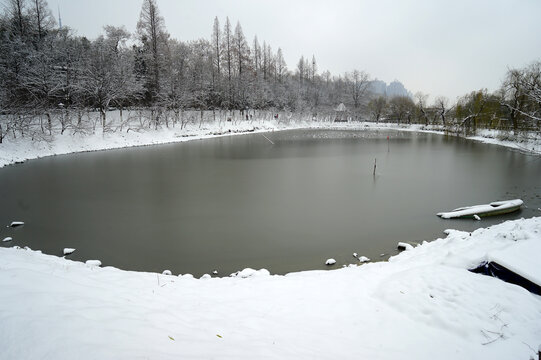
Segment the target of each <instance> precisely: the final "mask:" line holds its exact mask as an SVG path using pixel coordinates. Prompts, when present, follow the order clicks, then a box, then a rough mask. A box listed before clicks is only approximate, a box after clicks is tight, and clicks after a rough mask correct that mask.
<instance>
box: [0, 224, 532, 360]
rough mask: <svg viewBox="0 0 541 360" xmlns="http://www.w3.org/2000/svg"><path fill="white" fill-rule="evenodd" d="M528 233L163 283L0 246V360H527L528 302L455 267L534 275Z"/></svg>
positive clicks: (453, 237) (476, 234) (507, 227)
mask: <svg viewBox="0 0 541 360" xmlns="http://www.w3.org/2000/svg"><path fill="white" fill-rule="evenodd" d="M540 234H541V217H537V218H532V219H526V220H524V219H522V220H516V221H507V222H504V223H502V224H499V225H495V226H492V227H489V228H485V229H478V230H475V231H473V232H472V233H471V234H470V233H469V232H464V231H450V232H449V234H448V235H447V237H445V238H442V239H438V240H435V241H432V242H423V243H422V244H420V245H418V246H415V247H414V248H412V249H411V250H409V251H405V252H401V253H400V254H398V255H396V256H393V257H391V258H390V259H389V261H388V262H383V261H382V262H375V263H369V264H364V265H362V266H356V265H355V266H347V267H345V268H340V269H336V270H330V271H322V270H318V271H304V272H297V273H291V274H288V275H286V276H279V275H274V276H268V275H269V272H268V271H266V270H264V269H262V270H254V269H244V270H243V271H240V272H238V273H236V275H237V276H235V277H224V278H218V279H210V280H209V279H207V280H204V281H203V280H196V279H193V277H192V276H190V275H188V274H185V275H182V276H179V277H174V278H173V277H168V278H167V281H166V282H165V283H164V281H160V278H161V277H159V276H158V279H157V278H156V277H157V274H156V273H146V272H134V271H123V270H119V269H116V268H112V267H104V268H101V267H91V266H88V265H85V264H84V263H82V262H77V261H71V260H67V259H65V258H60V257H56V256H51V255H44V254H41V253H40V252H38V251H32V250H30V249H29V248H27V249H24V250H23V249H21V248H16V247H12V248H5V247H0V269H1V271H0V289H1V291H0V303H1V304H2V306H1V307H0V319H2V320H1V324H2V325H1V326H0V332H1V331H2V330H5V331H3V332H2V336H0V348H1V349H2V355H1V356H0V357H2V358H6V359H42V358H51V359H64V358H78V359H95V358H99V359H131V358H134V357H140V358H151V359H155V358H159V359H184V358H202V359H208V358H231V359H240V360H243V359H253V358H254V354H256V356H255V357H264V358H266V359H314V358H318V359H320V358H321V359H327V358H337V359H350V358H354V357H355V355H358V353H359V351H358V350H359V349H361V350H362V355H363V358H367V359H382V360H387V359H389V360H391V359H393V360H394V359H397V358H400V357H404V356H403V355H404V354H406V355H407V356H406V357H407V358H408V359H418V360H429V359H435V358H437V359H442V360H451V359H452V360H456V359H491V360H494V359H496V360H504V359H529V358H537V349H538V348H539V345H540V344H541V340H540V339H541V297H539V296H536V295H533V294H531V293H529V292H528V291H526V290H525V289H523V288H521V287H519V286H516V285H512V284H509V283H506V282H504V281H502V280H499V279H496V278H492V277H488V276H484V275H480V274H475V273H472V272H470V271H468V269H470V268H473V267H475V266H477V265H479V264H481V263H482V262H483V261H486V260H487V259H498V260H500V261H502V262H506V264H507V263H512V264H517V261H518V263H519V264H520V265H521V267H522V268H523V269H522V270H523V271H524V273H525V274H526V273H527V274H530V275H531V276H535V277H537V274H538V273H537V271H538V270H537V269H538V268H539V266H538V262H537V261H535V260H536V257H537V256H538V254H539V251H540V248H541V245H540V244H539V242H541V236H540ZM526 258H528V259H534V260H533V261H531V262H528V264H529V265H528V266H527V267H526V266H523V265H526V263H527V261H526ZM531 271H536V273H535V274H532V273H531ZM260 275H265V276H260ZM254 276H255V277H257V278H254V279H250V281H247V280H245V279H243V277H249V278H251V277H254ZM161 280H163V279H161ZM217 334H218V335H220V336H219V337H218V336H217ZM30 340H31V344H30V345H29V341H30ZM352 354H353V355H352Z"/></svg>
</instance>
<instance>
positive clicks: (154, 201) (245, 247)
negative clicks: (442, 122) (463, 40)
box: [0, 130, 541, 276]
mask: <svg viewBox="0 0 541 360" xmlns="http://www.w3.org/2000/svg"><path fill="white" fill-rule="evenodd" d="M265 136H267V137H268V138H269V139H270V140H271V141H272V142H273V143H274V144H272V143H271V142H270V141H268V140H267V139H266V138H265V137H263V136H262V135H261V134H252V135H246V136H232V137H223V138H217V139H211V140H203V141H192V142H187V143H179V144H172V145H161V146H152V147H141V148H131V149H122V150H113V151H102V152H94V153H81V154H73V155H67V156H58V157H49V158H44V159H40V160H33V161H28V162H26V163H24V164H19V165H15V166H8V167H6V168H3V169H0V203H1V206H0V224H5V225H8V224H9V223H10V222H11V221H13V220H21V221H24V222H25V225H24V226H23V227H20V228H16V229H8V228H6V227H5V225H3V226H2V227H1V228H0V237H1V238H2V239H3V238H4V237H7V236H11V237H13V241H11V242H9V243H2V244H1V246H14V245H18V246H21V247H22V246H29V247H31V248H32V249H40V250H42V251H43V252H45V253H49V254H55V255H62V250H63V248H76V249H77V250H76V251H75V252H74V253H73V254H72V255H69V258H71V259H75V260H83V261H84V260H87V259H99V260H101V262H102V263H103V265H104V266H106V265H112V266H116V267H120V268H123V269H131V270H143V271H158V272H161V271H163V270H164V269H170V270H172V271H173V273H174V274H178V273H192V274H194V275H201V274H203V273H210V272H211V271H212V270H213V269H218V270H219V272H220V275H221V276H226V275H228V274H230V273H231V272H234V271H236V270H241V269H243V268H246V267H252V268H267V269H268V270H270V272H271V273H287V272H291V271H298V270H308V269H325V268H329V267H327V266H325V260H326V259H327V258H335V259H336V260H337V264H336V265H334V266H333V267H332V268H336V267H340V266H341V265H343V264H350V263H356V261H355V259H354V258H353V257H352V253H353V252H357V253H358V254H359V255H364V256H368V257H369V258H371V259H372V260H380V259H386V258H387V257H388V256H389V255H392V254H395V253H396V250H395V249H396V244H397V242H398V241H406V242H408V241H423V240H431V239H434V238H436V237H441V236H443V233H442V231H443V230H444V229H447V228H458V229H463V230H473V229H475V228H476V227H480V226H483V227H485V226H488V225H490V224H494V223H499V222H501V221H502V220H506V219H515V218H519V217H531V216H535V215H541V212H540V211H539V210H538V208H541V198H540V194H541V181H540V179H541V160H540V158H539V157H533V156H528V155H523V154H520V153H518V152H516V151H512V150H509V149H505V148H501V147H497V146H494V145H486V144H481V143H475V142H472V141H467V140H464V139H457V138H454V137H446V136H440V135H434V134H422V133H408V132H396V131H379V132H374V131H371V132H354V131H323V130H321V131H315V130H302V131H301V130H299V131H287V132H276V133H269V134H265ZM387 137H389V138H387ZM374 159H377V169H376V175H375V176H373V166H374ZM513 198H522V199H523V200H524V202H525V205H526V207H524V208H523V210H522V211H521V212H520V213H515V214H511V215H507V216H500V217H495V218H488V219H483V220H482V221H480V222H478V221H474V220H443V219H440V218H438V217H437V216H436V215H435V214H436V213H437V212H439V211H444V210H451V209H453V208H456V207H459V206H465V205H474V204H482V203H488V202H491V201H495V200H501V199H513ZM381 254H385V255H384V256H381Z"/></svg>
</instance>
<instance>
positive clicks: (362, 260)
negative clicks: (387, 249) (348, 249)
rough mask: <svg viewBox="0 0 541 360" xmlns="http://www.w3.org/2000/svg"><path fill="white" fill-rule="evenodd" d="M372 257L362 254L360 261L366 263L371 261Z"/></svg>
mask: <svg viewBox="0 0 541 360" xmlns="http://www.w3.org/2000/svg"><path fill="white" fill-rule="evenodd" d="M369 261H370V259H369V258H367V257H366V256H360V257H359V262H362V263H365V262H369Z"/></svg>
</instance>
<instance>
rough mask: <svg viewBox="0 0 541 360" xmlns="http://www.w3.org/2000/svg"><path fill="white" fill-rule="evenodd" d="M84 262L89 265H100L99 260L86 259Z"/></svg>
mask: <svg viewBox="0 0 541 360" xmlns="http://www.w3.org/2000/svg"><path fill="white" fill-rule="evenodd" d="M85 264H87V265H89V266H101V261H99V260H87V261H86V262H85Z"/></svg>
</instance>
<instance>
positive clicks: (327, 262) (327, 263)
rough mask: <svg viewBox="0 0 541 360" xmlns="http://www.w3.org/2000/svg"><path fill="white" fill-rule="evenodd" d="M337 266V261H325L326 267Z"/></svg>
mask: <svg viewBox="0 0 541 360" xmlns="http://www.w3.org/2000/svg"><path fill="white" fill-rule="evenodd" d="M334 264H336V260H334V259H327V261H325V265H334Z"/></svg>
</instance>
